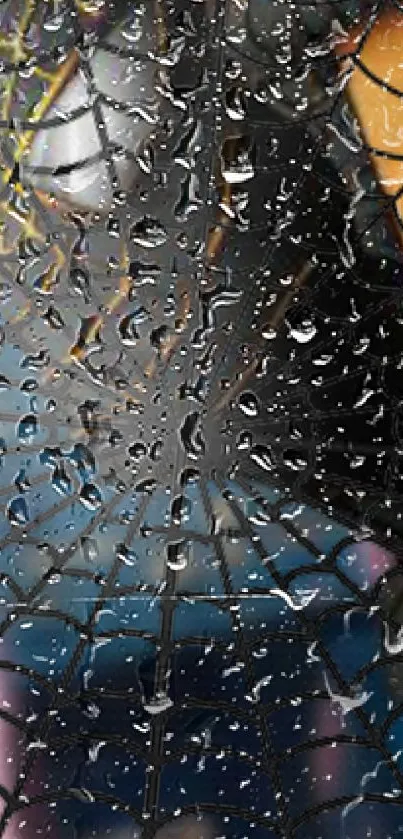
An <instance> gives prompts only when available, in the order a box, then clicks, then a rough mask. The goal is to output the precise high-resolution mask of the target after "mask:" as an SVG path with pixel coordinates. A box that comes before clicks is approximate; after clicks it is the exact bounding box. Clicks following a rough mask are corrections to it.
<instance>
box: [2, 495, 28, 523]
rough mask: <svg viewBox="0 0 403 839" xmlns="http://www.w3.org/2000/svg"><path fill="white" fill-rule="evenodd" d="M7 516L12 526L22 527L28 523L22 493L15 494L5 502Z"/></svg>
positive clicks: (25, 504)
mask: <svg viewBox="0 0 403 839" xmlns="http://www.w3.org/2000/svg"><path fill="white" fill-rule="evenodd" d="M7 518H8V520H9V522H10V523H11V524H12V525H13V526H14V527H24V525H25V524H27V523H28V521H29V513H28V506H27V502H26V500H25V498H24V497H23V496H22V495H17V496H16V497H15V498H12V500H11V501H9V503H8V504H7Z"/></svg>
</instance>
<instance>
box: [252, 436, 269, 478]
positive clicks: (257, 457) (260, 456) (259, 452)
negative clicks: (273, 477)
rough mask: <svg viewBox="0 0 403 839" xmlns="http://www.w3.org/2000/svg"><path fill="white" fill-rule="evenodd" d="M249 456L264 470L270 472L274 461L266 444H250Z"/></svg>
mask: <svg viewBox="0 0 403 839" xmlns="http://www.w3.org/2000/svg"><path fill="white" fill-rule="evenodd" d="M249 457H250V458H251V460H253V461H254V463H256V464H257V465H258V466H260V468H261V469H264V470H265V472H271V470H272V469H273V466H274V463H273V459H272V456H271V452H270V449H269V447H268V446H264V445H262V444H259V443H258V444H257V445H255V446H252V448H251V450H250V453H249Z"/></svg>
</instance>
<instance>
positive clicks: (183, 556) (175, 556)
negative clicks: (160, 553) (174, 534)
mask: <svg viewBox="0 0 403 839" xmlns="http://www.w3.org/2000/svg"><path fill="white" fill-rule="evenodd" d="M189 548H190V543H189V542H188V541H187V540H186V539H181V540H180V541H178V542H170V543H169V544H168V545H167V549H166V558H167V566H168V568H170V569H171V571H183V570H184V568H186V566H187V565H188V561H189Z"/></svg>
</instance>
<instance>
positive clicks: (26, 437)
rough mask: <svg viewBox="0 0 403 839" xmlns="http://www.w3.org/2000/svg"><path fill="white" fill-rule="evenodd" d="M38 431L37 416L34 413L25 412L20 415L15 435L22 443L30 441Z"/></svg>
mask: <svg viewBox="0 0 403 839" xmlns="http://www.w3.org/2000/svg"><path fill="white" fill-rule="evenodd" d="M37 432H38V417H37V416H36V415H35V414H26V415H25V417H22V418H21V419H20V421H19V423H18V426H17V437H18V439H19V440H21V441H22V442H23V443H31V442H32V440H33V438H34V437H35V435H36V434H37Z"/></svg>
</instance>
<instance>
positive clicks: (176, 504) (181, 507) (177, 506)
mask: <svg viewBox="0 0 403 839" xmlns="http://www.w3.org/2000/svg"><path fill="white" fill-rule="evenodd" d="M191 511H192V503H191V501H190V499H189V498H186V495H177V496H176V497H175V498H174V500H173V501H172V505H171V518H172V521H173V523H174V524H175V525H176V526H177V527H180V526H181V525H183V524H184V523H185V522H187V521H189V518H190V515H191Z"/></svg>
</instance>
